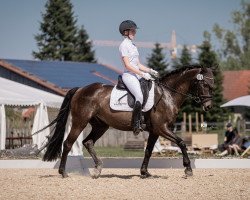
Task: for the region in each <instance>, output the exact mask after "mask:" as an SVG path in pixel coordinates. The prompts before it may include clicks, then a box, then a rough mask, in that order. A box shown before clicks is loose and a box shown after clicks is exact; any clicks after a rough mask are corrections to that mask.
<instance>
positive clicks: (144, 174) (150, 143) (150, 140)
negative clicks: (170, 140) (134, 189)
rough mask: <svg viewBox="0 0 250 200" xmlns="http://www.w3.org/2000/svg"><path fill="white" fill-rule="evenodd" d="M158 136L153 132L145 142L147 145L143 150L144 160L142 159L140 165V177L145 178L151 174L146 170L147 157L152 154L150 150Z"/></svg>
mask: <svg viewBox="0 0 250 200" xmlns="http://www.w3.org/2000/svg"><path fill="white" fill-rule="evenodd" d="M158 138H159V135H155V134H153V133H150V134H149V137H148V143H147V147H146V150H145V156H144V160H143V162H142V166H141V177H142V178H147V177H150V176H151V174H150V173H149V172H148V163H149V159H150V157H151V155H152V151H153V149H154V145H155V142H156V141H157V139H158Z"/></svg>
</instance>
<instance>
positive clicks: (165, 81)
mask: <svg viewBox="0 0 250 200" xmlns="http://www.w3.org/2000/svg"><path fill="white" fill-rule="evenodd" d="M213 86H214V79H213V73H212V69H211V68H203V67H201V66H192V67H186V68H183V69H179V70H175V71H173V72H171V73H169V74H167V75H165V76H164V77H163V78H161V79H159V80H158V82H156V84H155V105H154V108H152V109H151V110H149V111H148V112H146V113H145V115H144V117H145V122H146V131H148V132H149V138H148V142H147V147H146V150H145V156H144V160H143V163H142V166H141V170H140V172H141V176H142V177H149V176H151V175H150V173H149V172H148V163H149V159H150V157H151V154H152V150H153V147H154V144H155V142H156V140H157V139H158V137H159V136H162V137H164V138H166V139H168V140H170V141H172V142H174V143H176V144H177V145H178V146H179V147H180V149H181V151H182V154H183V165H184V167H185V174H186V175H187V176H192V175H193V172H192V168H191V165H190V160H189V157H188V154H187V149H186V145H185V143H184V142H183V140H182V139H181V138H179V137H178V136H176V135H175V134H174V133H173V132H172V130H171V127H172V125H173V123H174V122H175V120H176V117H177V114H178V111H179V109H180V107H181V105H182V103H183V102H184V100H185V99H186V98H187V97H193V98H196V100H199V101H200V103H201V104H202V106H203V109H204V110H205V111H206V110H208V109H210V108H211V107H212V88H213ZM112 89H113V86H110V85H105V84H101V83H94V84H91V85H88V86H86V87H83V88H73V89H71V90H70V91H69V92H68V93H67V95H66V96H65V99H64V101H63V103H62V106H61V109H60V111H59V114H58V116H57V118H56V119H55V120H54V121H53V122H51V123H50V124H49V125H48V126H47V127H49V126H52V125H53V124H55V131H54V134H53V136H51V138H50V139H49V141H48V144H47V149H46V151H45V154H44V157H43V160H44V161H52V160H56V159H57V158H58V157H60V156H61V163H60V166H59V173H60V174H61V175H62V176H63V177H67V176H68V175H67V173H66V171H65V165H66V161H67V155H68V153H69V151H70V150H71V147H72V145H73V143H74V142H75V141H76V139H77V137H78V136H79V134H80V133H81V132H82V130H83V129H84V128H85V127H86V125H87V124H88V123H90V124H91V126H92V130H91V132H90V133H89V135H88V136H87V137H86V138H85V139H84V140H83V142H82V143H83V145H84V146H85V147H86V149H87V150H88V152H89V154H90V155H91V156H92V158H93V160H94V162H95V169H94V174H93V177H94V178H98V177H99V176H100V174H101V170H102V161H101V159H100V158H99V157H98V156H97V154H96V152H95V150H94V144H95V142H96V141H97V140H98V139H99V138H100V137H101V136H102V135H103V134H104V133H105V131H107V130H108V128H109V127H113V128H115V129H119V130H123V131H132V125H131V117H132V112H120V111H113V110H112V109H111V108H110V106H109V101H110V94H111V90H112ZM69 112H71V115H72V128H71V130H70V133H69V135H68V137H67V139H66V140H65V141H64V143H63V138H64V132H65V127H66V122H67V118H68V115H69ZM47 127H45V128H47ZM62 144H63V152H62ZM61 152H62V155H61Z"/></svg>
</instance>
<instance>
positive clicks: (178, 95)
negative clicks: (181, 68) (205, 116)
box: [163, 72, 197, 109]
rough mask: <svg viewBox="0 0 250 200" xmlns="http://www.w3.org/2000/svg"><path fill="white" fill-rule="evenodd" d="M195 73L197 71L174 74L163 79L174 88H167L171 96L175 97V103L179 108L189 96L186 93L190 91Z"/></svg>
mask: <svg viewBox="0 0 250 200" xmlns="http://www.w3.org/2000/svg"><path fill="white" fill-rule="evenodd" d="M195 73H197V72H192V73H189V72H186V73H180V74H174V75H172V76H171V77H166V78H165V79H164V80H163V83H164V84H166V85H168V86H169V87H170V88H172V90H171V89H167V90H168V91H169V92H170V93H171V96H172V97H173V99H174V104H175V106H176V107H177V108H178V109H179V108H180V107H181V105H182V104H183V102H184V101H185V99H186V98H187V96H186V95H187V94H188V93H189V90H190V84H191V80H192V77H193V76H194V74H195Z"/></svg>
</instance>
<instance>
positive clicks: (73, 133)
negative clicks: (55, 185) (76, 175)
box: [58, 122, 87, 178]
mask: <svg viewBox="0 0 250 200" xmlns="http://www.w3.org/2000/svg"><path fill="white" fill-rule="evenodd" d="M86 125H87V123H85V124H81V125H79V123H78V124H77V125H76V124H75V123H74V122H73V123H72V128H71V130H70V132H69V135H68V137H67V139H66V140H65V141H64V143H63V153H62V158H61V162H60V166H59V170H58V172H59V174H61V175H62V177H63V178H66V177H68V174H67V173H66V171H65V166H66V162H67V156H68V153H69V152H70V150H71V148H72V145H73V144H74V142H75V141H76V139H77V138H78V136H79V135H80V133H81V132H82V130H83V129H84V128H85V126H86Z"/></svg>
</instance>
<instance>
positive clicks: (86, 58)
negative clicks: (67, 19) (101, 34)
mask: <svg viewBox="0 0 250 200" xmlns="http://www.w3.org/2000/svg"><path fill="white" fill-rule="evenodd" d="M73 60H74V61H80V62H92V63H94V62H96V59H95V52H94V51H92V43H91V41H90V39H89V36H88V34H87V32H86V31H85V29H84V28H83V26H82V27H81V28H80V29H79V31H78V33H77V40H76V45H75V55H74V57H73Z"/></svg>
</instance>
